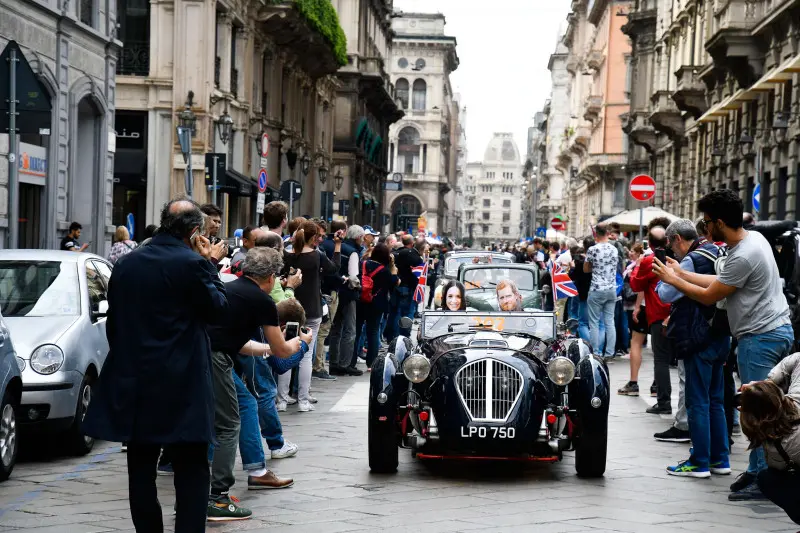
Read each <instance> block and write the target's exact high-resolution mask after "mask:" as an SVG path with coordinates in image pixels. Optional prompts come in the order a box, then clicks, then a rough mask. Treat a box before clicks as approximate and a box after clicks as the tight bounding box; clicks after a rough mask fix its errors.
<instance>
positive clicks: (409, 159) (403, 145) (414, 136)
mask: <svg viewBox="0 0 800 533" xmlns="http://www.w3.org/2000/svg"><path fill="white" fill-rule="evenodd" d="M419 156H420V142H419V132H418V131H417V130H416V129H414V128H412V127H411V126H406V127H405V128H403V129H402V130H400V133H399V134H398V135H397V170H398V171H399V172H403V173H405V174H416V173H419V172H420V161H419Z"/></svg>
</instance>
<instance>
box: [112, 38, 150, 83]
mask: <svg viewBox="0 0 800 533" xmlns="http://www.w3.org/2000/svg"><path fill="white" fill-rule="evenodd" d="M117 74H118V75H120V76H147V75H149V74H150V42H149V41H125V42H124V43H123V44H122V49H121V50H120V51H119V59H118V61H117Z"/></svg>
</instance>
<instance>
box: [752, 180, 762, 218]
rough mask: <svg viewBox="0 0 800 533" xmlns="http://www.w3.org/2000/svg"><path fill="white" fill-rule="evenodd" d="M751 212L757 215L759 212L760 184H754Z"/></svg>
mask: <svg viewBox="0 0 800 533" xmlns="http://www.w3.org/2000/svg"><path fill="white" fill-rule="evenodd" d="M753 211H755V212H756V213H758V212H759V211H761V184H760V183H756V186H755V188H753Z"/></svg>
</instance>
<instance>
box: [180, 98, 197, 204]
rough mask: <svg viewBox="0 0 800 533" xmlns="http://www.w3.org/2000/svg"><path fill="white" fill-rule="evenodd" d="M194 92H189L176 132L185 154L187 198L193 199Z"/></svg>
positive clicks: (195, 121)
mask: <svg viewBox="0 0 800 533" xmlns="http://www.w3.org/2000/svg"><path fill="white" fill-rule="evenodd" d="M193 98H194V92H192V91H189V94H188V95H187V98H186V104H185V106H184V109H183V111H181V112H180V113H178V126H177V127H176V128H175V132H176V133H177V134H178V143H179V144H180V147H181V154H183V161H184V163H186V175H185V176H184V187H185V189H186V196H188V197H189V198H191V197H192V193H193V192H194V186H193V185H194V184H193V180H192V176H193V175H192V137H194V136H195V132H196V130H197V115H195V114H194V112H193V111H192V99H193Z"/></svg>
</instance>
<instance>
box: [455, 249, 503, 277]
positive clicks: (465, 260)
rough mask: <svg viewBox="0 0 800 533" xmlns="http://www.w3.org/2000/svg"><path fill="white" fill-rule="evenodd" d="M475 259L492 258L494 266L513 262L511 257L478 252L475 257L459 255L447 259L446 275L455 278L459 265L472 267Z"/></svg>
mask: <svg viewBox="0 0 800 533" xmlns="http://www.w3.org/2000/svg"><path fill="white" fill-rule="evenodd" d="M475 257H480V258H481V259H484V258H488V257H491V258H492V264H495V263H510V262H511V259H510V258H509V257H506V256H501V255H492V254H490V253H485V254H482V253H479V252H476V253H475V255H472V254H470V255H458V256H456V257H448V258H447V261H446V262H445V264H444V272H445V275H447V276H453V277H454V276H455V275H456V274H457V273H458V266H459V265H463V264H467V265H471V264H472V260H473V259H474V258H475ZM484 262H485V261H484Z"/></svg>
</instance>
